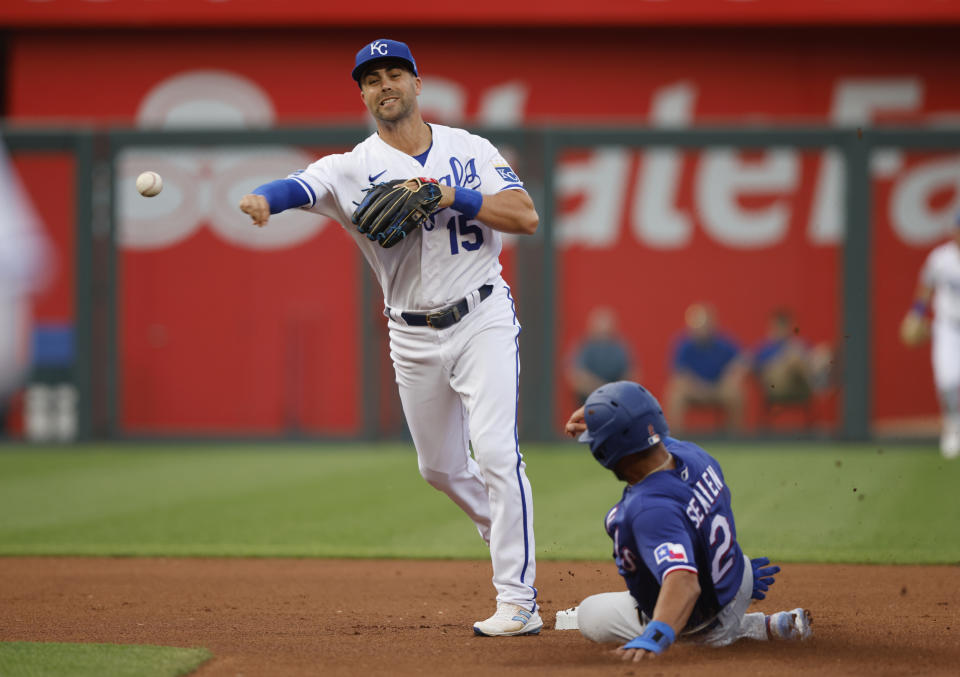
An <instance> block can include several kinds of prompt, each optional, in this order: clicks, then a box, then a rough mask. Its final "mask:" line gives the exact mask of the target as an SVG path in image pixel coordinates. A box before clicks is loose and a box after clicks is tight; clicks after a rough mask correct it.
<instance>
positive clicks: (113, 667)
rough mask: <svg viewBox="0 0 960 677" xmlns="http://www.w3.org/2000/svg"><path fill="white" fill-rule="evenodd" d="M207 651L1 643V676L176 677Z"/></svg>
mask: <svg viewBox="0 0 960 677" xmlns="http://www.w3.org/2000/svg"><path fill="white" fill-rule="evenodd" d="M211 657H212V654H211V653H210V652H209V651H207V650H206V649H180V648H176V647H169V646H129V645H116V644H57V643H45V642H0V675H3V677H62V676H63V675H70V677H104V675H110V677H176V676H177V675H187V674H189V673H191V672H193V671H194V670H196V669H197V668H198V667H199V666H200V665H201V664H202V663H204V662H205V661H207V660H209V659H210V658H211Z"/></svg>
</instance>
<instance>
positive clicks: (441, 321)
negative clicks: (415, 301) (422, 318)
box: [426, 306, 463, 329]
mask: <svg viewBox="0 0 960 677" xmlns="http://www.w3.org/2000/svg"><path fill="white" fill-rule="evenodd" d="M449 315H452V316H453V322H447V321H446V318H447V316H449ZM462 317H463V315H461V314H460V308H458V307H457V306H453V307H451V308H447V309H446V310H441V311H440V312H439V313H428V314H427V316H426V320H427V326H428V327H430V328H431V329H446V328H447V327H449V326H451V325H454V324H456V323H457V322H459V321H460V318H462ZM434 322H436V323H437V324H434Z"/></svg>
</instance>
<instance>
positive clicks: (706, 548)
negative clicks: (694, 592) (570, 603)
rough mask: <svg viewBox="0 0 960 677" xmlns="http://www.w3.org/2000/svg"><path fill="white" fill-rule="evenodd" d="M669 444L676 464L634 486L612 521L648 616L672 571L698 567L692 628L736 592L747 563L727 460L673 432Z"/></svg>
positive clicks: (618, 549) (620, 558)
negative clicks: (723, 469)
mask: <svg viewBox="0 0 960 677" xmlns="http://www.w3.org/2000/svg"><path fill="white" fill-rule="evenodd" d="M664 445H665V446H666V447H667V450H668V451H669V452H670V453H671V454H673V456H674V458H675V459H676V465H677V467H676V468H675V469H673V470H662V471H659V472H655V473H652V474H651V475H648V476H647V477H645V478H644V479H643V480H642V481H640V482H638V483H637V484H634V485H630V486H628V487H627V488H626V489H625V490H624V492H623V498H622V499H621V500H620V502H619V503H617V504H616V505H615V506H613V508H611V509H610V511H609V512H608V513H607V517H606V520H605V526H606V529H607V533H608V534H609V535H610V538H612V539H613V556H614V559H615V560H616V562H617V567H618V568H619V570H620V575H621V576H623V578H624V580H626V582H627V588H628V589H629V590H630V594H631V595H633V597H634V599H636V600H637V602H638V604H639V606H640V609H641V610H642V611H643V612H644V613H645V614H646V615H647V618H653V609H654V607H655V606H656V603H657V596H658V595H659V594H660V586H661V584H662V583H663V579H664V577H665V576H666V575H668V574H669V573H670V572H671V571H675V570H677V569H682V570H686V571H692V572H694V573H696V574H697V577H698V578H699V581H700V588H701V592H700V598H699V599H698V600H697V604H696V606H695V607H694V610H693V614H691V616H690V620H689V621H688V623H687V626H686V628H685V631H687V632H690V631H693V630H696V629H698V628H700V627H702V626H703V625H704V624H706V623H709V622H710V621H711V620H712V619H713V618H714V617H715V616H716V615H717V613H718V612H719V611H720V609H721V608H722V607H723V606H724V605H726V604H727V603H728V602H730V600H732V599H733V597H734V596H735V595H736V594H737V591H738V590H739V588H740V583H741V581H742V579H743V573H744V566H745V565H744V560H743V552H742V551H741V550H740V545H739V543H737V530H736V526H735V525H734V521H733V511H732V510H731V507H730V490H729V489H728V488H727V485H726V481H725V480H724V478H723V473H722V472H721V470H720V464H719V463H717V461H716V459H714V458H713V457H712V456H710V455H709V454H708V453H707V452H705V451H704V450H703V449H701V448H700V447H698V446H697V445H695V444H692V443H690V442H681V441H680V440H676V439H673V438H670V437H668V438H667V439H666V440H665V441H664Z"/></svg>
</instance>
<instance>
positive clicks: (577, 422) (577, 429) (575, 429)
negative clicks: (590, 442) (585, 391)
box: [563, 407, 587, 437]
mask: <svg viewBox="0 0 960 677" xmlns="http://www.w3.org/2000/svg"><path fill="white" fill-rule="evenodd" d="M586 429H587V424H586V422H585V421H584V420H583V407H580V408H579V409H577V410H576V411H575V412H573V413H572V414H570V418H569V419H568V420H567V424H566V426H564V429H563V431H564V432H565V433H566V434H567V436H569V437H576V436H577V435H579V434H580V433H582V432H583V431H584V430H586Z"/></svg>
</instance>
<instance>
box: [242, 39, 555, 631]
mask: <svg viewBox="0 0 960 677" xmlns="http://www.w3.org/2000/svg"><path fill="white" fill-rule="evenodd" d="M353 78H354V80H356V81H357V83H358V84H359V86H360V94H361V98H362V100H363V102H364V104H365V105H366V106H367V108H368V110H369V111H370V113H371V114H372V115H373V118H374V120H375V121H376V124H377V132H376V133H374V134H372V135H371V136H370V137H368V138H367V139H366V140H364V141H363V142H361V143H360V144H358V145H357V146H356V147H355V148H354V149H353V150H352V151H350V152H348V153H343V154H337V155H328V156H326V157H322V158H320V159H319V160H317V161H316V162H314V163H313V164H311V165H310V166H309V167H307V168H306V169H304V170H302V171H296V172H294V173H292V174H290V175H289V176H288V177H287V178H285V179H280V180H277V181H273V182H271V183H268V184H265V185H263V186H260V187H258V188H256V189H255V190H253V191H252V192H251V193H250V194H248V195H246V196H244V197H243V199H242V200H241V202H240V209H241V210H242V211H243V212H245V213H246V214H248V215H249V216H250V217H251V218H252V219H253V222H254V224H256V225H257V226H263V225H265V224H266V223H267V219H268V218H269V215H270V214H276V213H278V212H280V211H283V210H284V209H290V208H301V209H306V210H309V211H313V212H317V213H319V214H323V215H325V216H328V217H330V218H332V219H334V220H336V221H338V222H339V223H341V224H343V225H344V228H345V229H346V231H347V232H348V233H350V235H351V236H352V237H353V239H354V240H355V241H356V243H357V246H359V247H360V250H361V251H362V252H363V255H364V257H365V258H366V260H367V262H368V263H369V264H370V266H371V268H372V269H373V271H374V273H375V274H376V276H377V278H378V279H379V281H380V285H381V286H382V288H383V295H384V302H385V309H384V315H386V316H387V318H388V319H387V324H388V327H389V335H390V356H391V358H392V360H393V365H394V370H395V372H396V380H397V384H398V386H399V390H400V399H401V402H402V405H403V411H404V415H405V416H406V420H407V425H408V426H409V429H410V432H411V434H412V437H413V442H414V444H415V445H416V449H417V457H418V461H419V467H420V474H421V475H422V476H423V478H424V479H425V480H426V481H427V482H429V483H430V484H431V485H432V486H434V487H436V488H437V489H439V490H440V491H443V492H444V493H446V494H447V495H448V496H449V497H450V498H451V499H452V500H453V501H454V502H455V503H456V504H457V505H458V506H460V508H461V509H462V510H463V511H464V512H466V514H467V515H468V516H469V517H470V519H472V520H473V522H474V524H475V525H476V527H477V529H478V531H479V532H480V535H481V536H482V537H483V539H484V540H485V541H486V542H487V543H488V544H489V546H490V556H491V559H492V562H493V584H494V587H495V588H496V590H497V610H496V613H495V614H494V615H493V616H491V617H490V618H488V619H486V620H484V621H478V622H477V623H475V624H474V626H473V628H474V632H475V633H476V634H478V635H486V636H513V635H527V634H536V633H539V631H540V628H541V627H542V625H543V623H542V621H541V619H540V615H539V613H538V604H537V601H536V597H537V590H536V588H535V587H534V579H535V576H536V562H535V557H534V537H533V501H532V497H531V491H530V482H529V481H528V479H527V476H526V471H525V464H524V461H523V457H522V455H521V454H520V450H519V444H518V439H517V404H518V386H519V371H520V361H519V334H520V324H519V322H518V321H517V316H516V310H515V307H514V300H513V296H512V292H511V290H510V287H509V286H508V285H507V284H506V283H505V282H504V280H503V278H502V277H501V275H500V271H501V266H500V261H499V255H500V250H501V236H500V233H501V232H506V233H518V234H532V233H533V232H534V231H535V230H536V227H537V225H538V220H539V217H538V216H537V212H536V209H535V208H534V205H533V201H532V200H531V199H530V196H529V195H528V194H527V192H526V191H525V190H524V188H523V183H522V182H521V180H520V179H519V178H518V177H517V175H516V174H515V173H514V172H513V170H512V169H511V168H510V166H509V165H508V164H507V162H506V161H505V160H504V158H503V157H502V156H501V155H500V153H499V152H498V151H497V149H496V148H494V146H493V145H492V144H491V143H490V142H489V141H487V140H486V139H484V138H481V137H479V136H475V135H473V134H470V133H468V132H466V131H464V130H461V129H455V128H451V127H444V126H441V125H436V124H427V123H425V122H424V121H423V118H422V117H421V115H420V109H419V104H418V101H417V96H418V95H419V94H420V90H421V80H420V77H419V75H418V72H417V66H416V62H415V61H414V59H413V56H412V54H411V53H410V50H409V48H408V47H407V45H405V44H404V43H402V42H397V41H394V40H386V39H381V40H374V41H373V42H371V43H370V44H368V45H366V46H364V47H363V48H362V49H361V50H360V51H359V52H358V54H357V56H356V61H355V67H354V70H353ZM412 177H429V178H431V179H435V180H436V181H438V182H439V184H440V186H439V187H440V191H441V197H440V201H439V203H438V204H437V211H435V212H434V213H433V214H432V216H431V217H430V219H429V220H427V221H426V222H425V223H424V225H423V226H422V227H420V228H417V229H416V230H415V231H413V232H411V233H409V235H407V236H406V237H405V238H404V239H403V240H402V241H400V242H399V244H396V246H391V247H389V248H384V246H380V244H378V242H377V241H376V240H374V239H369V238H368V236H365V235H364V234H363V233H361V232H358V230H357V228H356V227H354V226H353V225H351V215H352V214H353V212H354V210H355V209H356V208H357V206H358V204H359V203H360V202H361V201H362V200H363V198H364V195H365V191H368V190H370V189H371V187H372V186H373V185H375V184H379V183H383V182H387V181H389V180H396V179H404V180H405V179H411V178H412ZM471 445H472V449H473V454H472V456H471V451H470V450H471Z"/></svg>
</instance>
